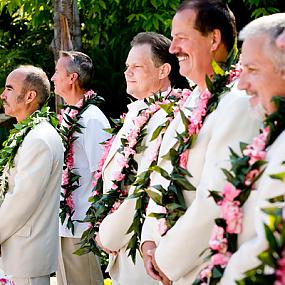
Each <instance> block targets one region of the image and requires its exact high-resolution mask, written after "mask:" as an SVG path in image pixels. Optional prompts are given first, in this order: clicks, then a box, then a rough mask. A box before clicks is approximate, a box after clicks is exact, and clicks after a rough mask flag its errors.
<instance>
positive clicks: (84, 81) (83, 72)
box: [59, 51, 94, 90]
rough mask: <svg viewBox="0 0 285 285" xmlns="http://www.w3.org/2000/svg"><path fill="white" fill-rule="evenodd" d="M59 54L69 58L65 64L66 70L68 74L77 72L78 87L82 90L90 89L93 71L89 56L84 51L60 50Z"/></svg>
mask: <svg viewBox="0 0 285 285" xmlns="http://www.w3.org/2000/svg"><path fill="white" fill-rule="evenodd" d="M59 56H60V57H67V58H69V59H70V61H69V63H68V65H67V66H66V72H67V73H68V74H71V73H77V74H78V83H79V87H80V88H81V89H84V90H88V89H90V88H91V81H92V78H93V73H94V69H93V62H92V60H91V58H90V57H89V56H88V55H86V54H85V53H82V52H79V51H60V53H59Z"/></svg>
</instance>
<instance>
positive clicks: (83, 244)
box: [75, 113, 126, 255]
mask: <svg viewBox="0 0 285 285" xmlns="http://www.w3.org/2000/svg"><path fill="white" fill-rule="evenodd" d="M125 116H126V114H125V113H124V114H122V115H121V116H120V118H119V119H112V122H113V124H114V126H113V128H110V129H105V131H106V132H108V133H110V134H111V135H112V137H111V138H110V139H108V140H106V141H105V142H104V143H103V145H104V151H103V154H102V157H101V159H100V161H99V163H98V168H97V171H96V172H95V174H94V181H93V182H92V184H93V186H94V188H93V190H92V196H91V197H89V199H88V201H89V202H90V206H89V209H88V210H87V212H86V217H85V218H84V220H83V222H84V223H88V224H89V227H88V228H87V229H86V230H85V231H84V232H83V235H82V237H81V240H80V247H79V249H78V250H76V251H75V254H77V255H82V254H85V253H88V252H90V251H92V252H93V253H95V254H97V255H100V251H99V249H98V248H97V246H96V242H95V240H94V236H95V235H96V231H97V228H95V226H94V225H95V223H96V217H95V213H96V211H97V210H96V207H95V205H96V203H97V201H98V200H100V198H101V197H102V195H103V178H102V169H103V166H104V163H105V160H106V158H107V156H108V154H109V152H110V149H111V146H112V143H113V141H114V139H115V138H116V136H117V134H118V132H119V130H120V129H121V127H122V126H123V124H124V120H125Z"/></svg>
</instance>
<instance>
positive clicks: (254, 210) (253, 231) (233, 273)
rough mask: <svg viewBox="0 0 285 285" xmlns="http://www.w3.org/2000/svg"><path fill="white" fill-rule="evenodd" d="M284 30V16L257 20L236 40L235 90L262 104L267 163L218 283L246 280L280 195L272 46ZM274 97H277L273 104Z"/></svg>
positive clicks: (279, 78)
mask: <svg viewBox="0 0 285 285" xmlns="http://www.w3.org/2000/svg"><path fill="white" fill-rule="evenodd" d="M284 28H285V13H280V14H273V15H270V16H264V17H261V18H258V19H256V20H254V21H252V22H251V23H249V24H248V25H247V26H246V27H245V28H244V29H243V30H242V31H241V32H240V39H241V40H243V45H242V73H241V77H240V81H239V84H238V87H239V88H240V89H242V90H245V91H246V92H247V93H248V94H249V95H250V96H251V102H252V104H258V103H259V104H261V105H262V107H263V108H264V111H265V113H266V114H267V118H266V120H265V128H264V130H266V132H265V133H267V135H266V137H267V139H266V140H265V146H266V147H265V149H264V150H263V151H264V153H263V155H264V158H263V160H265V161H266V163H265V165H264V166H263V169H262V171H261V172H260V173H261V175H260V177H259V178H257V179H256V180H255V181H254V183H253V186H252V189H251V191H250V195H249V198H248V199H247V201H246V202H245V204H244V206H243V207H242V211H243V218H242V221H241V222H242V230H241V233H239V234H238V249H237V251H236V252H234V253H233V255H232V256H231V258H230V260H229V263H228V265H227V266H226V269H225V271H224V275H223V278H222V280H221V283H220V284H222V285H232V284H236V281H237V280H239V279H241V278H245V276H246V274H245V272H246V271H248V270H250V269H253V268H256V267H257V266H259V265H260V264H261V260H260V259H259V258H258V255H259V254H260V253H261V252H262V251H264V250H266V249H267V248H268V245H269V243H268V241H267V240H266V234H265V231H264V224H267V225H268V224H269V223H270V221H269V218H268V215H266V214H265V213H264V212H263V210H262V209H263V208H266V207H270V206H272V204H270V202H269V199H270V198H273V197H276V196H279V195H284V189H285V183H284V180H282V179H276V177H275V178H274V177H272V175H273V174H278V173H283V172H284V171H285V165H284V160H285V148H284V145H285V132H284V128H285V117H284V106H285V100H284V99H285V89H284V84H285V76H284V67H285V60H284V59H285V58H284V56H282V53H283V51H282V50H281V49H280V48H278V47H277V46H276V43H277V42H278V41H277V40H276V39H277V38H278V36H279V35H280V34H281V33H282V31H284ZM278 39H280V38H278ZM274 96H277V98H276V99H274V100H272V98H273V97H274ZM274 102H278V104H274ZM266 126H267V127H269V128H266ZM252 146H254V143H253V144H252ZM269 146H270V147H269ZM265 154H266V155H265ZM249 157H250V155H249ZM253 225H254V226H253ZM242 284H248V283H242ZM250 284H251V283H250ZM259 284H261V283H259ZM272 284H273V283H272ZM274 284H276V283H274ZM282 284H283V283H282Z"/></svg>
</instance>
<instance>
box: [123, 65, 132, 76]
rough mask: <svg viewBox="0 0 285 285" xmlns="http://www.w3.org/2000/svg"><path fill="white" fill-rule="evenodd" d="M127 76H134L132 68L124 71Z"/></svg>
mask: <svg viewBox="0 0 285 285" xmlns="http://www.w3.org/2000/svg"><path fill="white" fill-rule="evenodd" d="M124 74H125V76H131V75H132V74H133V72H132V69H131V67H130V66H129V67H126V70H125V71H124Z"/></svg>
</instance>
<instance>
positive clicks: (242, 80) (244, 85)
mask: <svg viewBox="0 0 285 285" xmlns="http://www.w3.org/2000/svg"><path fill="white" fill-rule="evenodd" d="M237 87H238V89H240V90H245V91H247V90H248V88H249V80H248V75H246V72H245V71H241V74H240V77H239V81H238V85H237Z"/></svg>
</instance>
